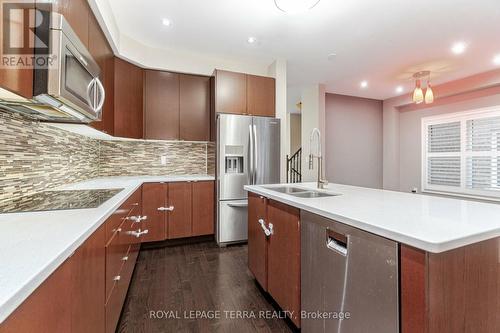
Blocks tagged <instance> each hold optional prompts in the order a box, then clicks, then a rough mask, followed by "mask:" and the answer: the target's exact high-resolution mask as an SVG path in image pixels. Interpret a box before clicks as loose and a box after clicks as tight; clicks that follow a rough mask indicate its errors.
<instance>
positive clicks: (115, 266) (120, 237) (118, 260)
mask: <svg viewBox="0 0 500 333" xmlns="http://www.w3.org/2000/svg"><path fill="white" fill-rule="evenodd" d="M122 228H123V227H122ZM126 238H129V236H127V237H126V236H125V235H124V231H123V230H122V231H117V232H116V233H115V234H114V236H113V238H112V239H111V241H110V242H109V243H108V245H107V246H106V299H108V297H109V295H110V293H111V289H112V288H113V285H114V282H115V280H116V279H117V277H118V276H120V272H121V270H122V266H123V264H124V263H125V262H126V261H127V254H128V251H129V248H130V244H129V243H127V242H125V241H124V239H126Z"/></svg>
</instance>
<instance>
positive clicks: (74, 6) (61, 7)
mask: <svg viewBox="0 0 500 333" xmlns="http://www.w3.org/2000/svg"><path fill="white" fill-rule="evenodd" d="M52 3H53V5H52V6H53V7H52V10H53V11H55V12H57V13H60V14H62V15H63V16H64V18H65V19H66V20H67V21H68V23H69V25H70V26H71V28H72V29H73V31H74V32H75V33H76V35H77V36H78V38H79V39H80V40H81V41H82V43H83V45H85V46H86V47H88V45H89V17H90V16H93V14H92V11H91V10H90V7H89V5H88V3H87V0H59V1H52Z"/></svg>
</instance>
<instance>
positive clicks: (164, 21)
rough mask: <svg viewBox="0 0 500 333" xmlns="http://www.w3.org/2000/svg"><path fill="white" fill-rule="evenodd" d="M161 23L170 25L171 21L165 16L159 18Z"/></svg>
mask: <svg viewBox="0 0 500 333" xmlns="http://www.w3.org/2000/svg"><path fill="white" fill-rule="evenodd" d="M161 23H162V24H163V25H164V26H166V27H170V26H171V25H172V21H170V20H169V19H167V18H164V19H162V20H161Z"/></svg>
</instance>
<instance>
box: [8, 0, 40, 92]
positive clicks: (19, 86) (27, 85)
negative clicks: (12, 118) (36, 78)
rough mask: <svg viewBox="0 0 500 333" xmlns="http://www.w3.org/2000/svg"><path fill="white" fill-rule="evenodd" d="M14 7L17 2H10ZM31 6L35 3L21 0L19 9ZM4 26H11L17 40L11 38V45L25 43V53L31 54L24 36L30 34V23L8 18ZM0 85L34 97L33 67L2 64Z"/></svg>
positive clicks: (26, 15)
mask: <svg viewBox="0 0 500 333" xmlns="http://www.w3.org/2000/svg"><path fill="white" fill-rule="evenodd" d="M9 5H12V6H13V8H16V3H15V2H13V3H9ZM26 6H29V7H30V8H31V7H32V8H34V7H35V5H34V2H33V3H31V4H30V3H26V2H20V3H19V7H20V8H19V9H21V8H25V7H26ZM24 15H25V17H24V21H26V22H28V20H29V12H28V11H24ZM5 18H6V19H7V18H10V16H8V15H5ZM3 23H4V26H9V27H10V28H11V29H12V30H11V38H15V39H16V40H11V45H23V47H24V50H23V53H25V54H26V55H29V52H30V51H29V44H27V43H24V38H23V37H24V36H28V34H29V33H30V32H29V25H27V24H23V23H20V22H15V21H10V20H6V21H5V22H3ZM0 87H1V88H4V89H7V90H9V91H11V92H13V93H15V94H18V95H20V96H22V97H25V98H32V97H33V70H32V69H20V68H17V67H12V68H8V67H6V66H0Z"/></svg>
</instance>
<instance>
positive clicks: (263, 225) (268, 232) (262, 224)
mask: <svg viewBox="0 0 500 333" xmlns="http://www.w3.org/2000/svg"><path fill="white" fill-rule="evenodd" d="M259 224H260V227H261V228H262V230H263V231H264V234H265V235H266V237H269V236H271V235H272V234H274V229H273V227H274V226H273V224H272V223H269V227H266V222H265V221H264V220H263V219H259Z"/></svg>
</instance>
